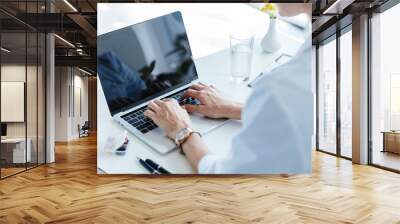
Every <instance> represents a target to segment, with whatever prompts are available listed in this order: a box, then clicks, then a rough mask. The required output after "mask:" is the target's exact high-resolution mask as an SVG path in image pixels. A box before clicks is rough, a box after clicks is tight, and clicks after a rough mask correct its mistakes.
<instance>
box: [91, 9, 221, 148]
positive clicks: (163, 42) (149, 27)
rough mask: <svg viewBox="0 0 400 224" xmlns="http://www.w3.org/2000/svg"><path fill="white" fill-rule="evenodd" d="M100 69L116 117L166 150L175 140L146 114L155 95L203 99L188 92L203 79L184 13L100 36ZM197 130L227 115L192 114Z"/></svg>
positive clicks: (214, 124) (202, 130)
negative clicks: (187, 32) (197, 66)
mask: <svg viewBox="0 0 400 224" xmlns="http://www.w3.org/2000/svg"><path fill="white" fill-rule="evenodd" d="M97 67H98V68H97V71H98V77H99V79H100V83H101V88H102V89H103V92H104V95H105V98H106V101H107V106H108V109H109V110H110V113H111V115H112V117H113V119H114V120H115V121H116V122H118V123H119V124H120V125H122V126H123V127H124V128H126V129H127V130H129V131H130V132H131V133H133V134H134V135H135V136H137V137H138V138H139V139H141V140H142V141H143V142H144V143H146V144H147V145H148V146H150V147H151V148H152V149H154V150H156V151H157V152H159V153H161V154H166V153H168V152H170V151H172V150H174V149H176V145H175V144H174V142H173V141H172V140H171V139H169V138H167V137H166V134H165V133H164V132H163V130H162V129H161V128H159V127H157V125H156V124H155V123H154V122H153V121H152V120H151V119H149V118H147V117H145V116H144V115H143V112H144V111H145V110H146V107H147V104H148V103H150V102H151V101H152V100H155V99H163V98H174V99H176V100H177V101H178V102H179V103H180V104H182V105H183V104H198V103H199V102H198V101H197V100H196V99H193V98H184V97H183V94H184V92H185V90H187V89H188V88H189V87H190V86H191V85H193V84H194V83H197V82H199V79H198V74H197V71H196V66H195V63H194V61H193V58H192V52H191V50H190V45H189V40H188V37H187V35H186V29H185V26H184V23H183V19H182V15H181V13H180V12H174V13H171V14H167V15H164V16H161V17H157V18H153V19H151V20H147V21H145V22H141V23H137V24H134V25H131V26H128V27H125V28H121V29H118V30H115V31H112V32H109V33H105V34H102V35H100V36H98V38H97ZM190 116H191V120H192V125H193V129H194V130H195V131H198V132H200V133H201V134H203V135H204V134H206V133H208V132H210V131H212V130H214V129H215V128H217V127H219V126H221V125H223V124H224V123H225V122H226V121H227V120H226V119H209V118H205V117H203V116H201V115H199V114H190Z"/></svg>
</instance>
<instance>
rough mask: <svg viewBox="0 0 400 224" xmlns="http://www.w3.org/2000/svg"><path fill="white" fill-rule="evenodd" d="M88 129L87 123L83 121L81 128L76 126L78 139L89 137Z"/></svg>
mask: <svg viewBox="0 0 400 224" xmlns="http://www.w3.org/2000/svg"><path fill="white" fill-rule="evenodd" d="M89 129H90V125H89V121H85V123H84V124H83V125H82V127H81V126H80V125H79V124H78V132H79V138H81V137H87V136H89Z"/></svg>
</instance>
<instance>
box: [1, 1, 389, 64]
mask: <svg viewBox="0 0 400 224" xmlns="http://www.w3.org/2000/svg"><path fill="white" fill-rule="evenodd" d="M288 1H289V2H310V3H312V4H313V17H312V24H313V28H312V35H313V42H314V43H316V42H318V41H320V40H322V39H324V38H327V37H328V36H330V35H332V33H335V32H336V29H337V27H340V26H346V25H348V24H349V23H351V20H352V17H354V16H357V15H358V14H359V13H360V12H364V11H365V10H368V9H371V8H374V7H377V6H379V5H381V4H383V3H384V2H386V1H387V0H306V1H302V0H292V1H290V0H286V1H285V2H288ZM46 2H47V5H46ZM102 2H138V1H133V0H132V1H117V0H108V1H106V0H47V1H46V0H1V2H0V24H1V30H2V33H5V34H3V35H2V38H4V41H2V43H3V46H5V43H9V46H8V47H9V48H10V47H12V48H14V49H15V53H16V54H17V52H18V51H23V50H24V48H23V46H25V45H24V44H25V38H23V36H24V32H25V30H26V29H28V30H29V31H38V32H54V33H56V34H57V35H58V36H59V37H61V38H62V39H61V38H58V37H57V38H55V45H56V49H55V53H56V65H70V66H81V67H86V68H88V69H90V70H93V71H96V36H97V35H96V28H97V12H96V10H97V3H102ZM141 2H143V1H141ZM145 2H148V1H145ZM269 2H282V1H269ZM50 11H51V12H52V13H49V12H50ZM338 21H341V22H338ZM346 21H347V22H346ZM338 24H339V25H340V26H338ZM21 32H22V33H21ZM28 39H29V38H28ZM63 39H64V40H66V41H67V42H66V41H63ZM28 41H29V40H28ZM71 44H72V45H71ZM31 47H32V49H31ZM34 48H35V46H34V44H33V43H32V44H31V43H30V44H28V54H29V52H32V51H33V50H34ZM20 53H21V54H22V53H24V52H20Z"/></svg>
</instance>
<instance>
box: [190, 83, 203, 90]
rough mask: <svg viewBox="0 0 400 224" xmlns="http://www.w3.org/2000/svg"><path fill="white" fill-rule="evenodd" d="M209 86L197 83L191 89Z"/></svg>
mask: <svg viewBox="0 0 400 224" xmlns="http://www.w3.org/2000/svg"><path fill="white" fill-rule="evenodd" d="M206 87H207V86H206V85H204V84H202V83H195V84H193V85H192V86H191V87H190V89H194V90H203V89H205V88H206Z"/></svg>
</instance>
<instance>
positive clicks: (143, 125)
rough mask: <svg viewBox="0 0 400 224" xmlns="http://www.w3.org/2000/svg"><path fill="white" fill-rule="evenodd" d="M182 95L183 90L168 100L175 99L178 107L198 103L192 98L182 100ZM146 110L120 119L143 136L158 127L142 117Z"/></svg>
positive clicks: (140, 110)
mask: <svg viewBox="0 0 400 224" xmlns="http://www.w3.org/2000/svg"><path fill="white" fill-rule="evenodd" d="M184 93H185V90H184V91H181V92H178V93H175V94H174V95H172V96H170V97H168V98H173V99H176V100H177V101H178V102H179V104H180V105H184V104H192V105H197V104H199V103H200V102H199V101H198V100H197V99H194V98H192V97H188V98H183V97H182V96H183V94H184ZM146 109H147V107H143V108H141V109H139V110H136V111H133V112H131V113H129V114H126V115H124V116H122V119H124V120H125V121H127V122H128V123H129V124H131V125H132V126H133V127H135V128H136V129H138V130H139V131H140V132H142V133H143V134H145V133H147V132H149V131H151V130H153V129H155V128H157V127H158V126H157V125H156V124H155V123H154V122H153V121H152V120H151V119H150V118H148V117H146V116H144V114H143V113H144V111H145V110H146Z"/></svg>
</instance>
